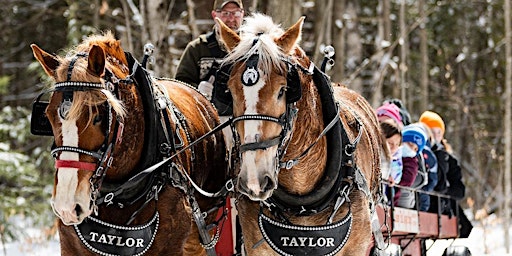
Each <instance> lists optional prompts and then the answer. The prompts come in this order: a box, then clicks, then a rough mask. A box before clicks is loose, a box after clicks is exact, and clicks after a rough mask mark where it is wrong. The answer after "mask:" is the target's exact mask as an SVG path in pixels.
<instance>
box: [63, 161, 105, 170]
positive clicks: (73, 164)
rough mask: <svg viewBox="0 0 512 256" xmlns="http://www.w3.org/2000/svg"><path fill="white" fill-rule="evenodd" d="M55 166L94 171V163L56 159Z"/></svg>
mask: <svg viewBox="0 0 512 256" xmlns="http://www.w3.org/2000/svg"><path fill="white" fill-rule="evenodd" d="M55 168H78V169H81V170H86V171H95V170H96V164H94V163H87V162H80V161H70V160H56V161H55Z"/></svg>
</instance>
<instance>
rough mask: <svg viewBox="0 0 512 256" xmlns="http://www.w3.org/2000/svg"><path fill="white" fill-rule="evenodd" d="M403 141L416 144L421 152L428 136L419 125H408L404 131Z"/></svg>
mask: <svg viewBox="0 0 512 256" xmlns="http://www.w3.org/2000/svg"><path fill="white" fill-rule="evenodd" d="M402 141H403V142H412V143H414V144H416V145H417V146H418V152H421V151H422V150H423V148H424V147H425V144H426V142H427V135H426V134H425V132H424V131H423V129H421V128H420V127H419V126H418V125H407V126H405V127H404V129H403V130H402Z"/></svg>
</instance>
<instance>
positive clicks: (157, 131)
mask: <svg viewBox="0 0 512 256" xmlns="http://www.w3.org/2000/svg"><path fill="white" fill-rule="evenodd" d="M31 47H32V50H33V53H34V56H35V58H36V59H37V60H38V61H39V63H40V64H41V66H42V67H43V69H44V71H45V72H46V74H48V75H49V76H50V77H51V78H52V79H53V80H54V82H55V84H54V86H53V87H52V88H51V89H50V90H49V92H51V96H50V100H49V102H48V105H47V107H46V108H45V109H43V110H44V111H45V114H46V116H47V118H48V121H49V123H50V124H51V131H50V134H53V136H54V138H55V145H54V149H53V150H52V154H53V155H54V157H55V160H56V163H55V166H56V173H55V184H54V189H53V194H52V207H53V210H54V212H55V214H56V215H57V216H58V217H59V219H60V221H59V237H60V243H61V253H62V255H98V254H100V255H142V254H147V255H202V254H206V251H205V248H204V247H206V246H211V245H205V246H202V244H201V242H200V241H202V242H205V241H204V239H202V237H200V232H201V228H205V226H206V225H208V224H211V223H212V222H213V221H214V220H215V216H214V215H215V214H216V211H211V212H209V213H208V214H206V212H203V210H205V211H208V210H211V209H215V207H217V206H218V205H219V204H222V202H223V200H224V199H223V198H210V197H206V196H203V195H201V194H199V193H197V192H195V190H194V189H192V188H191V187H190V183H191V181H190V180H189V179H188V178H187V175H188V176H189V177H190V178H191V180H192V181H194V182H195V183H196V184H197V185H198V186H199V187H201V188H203V189H205V190H207V191H217V190H219V189H221V188H222V187H223V185H224V182H225V180H226V179H227V175H226V173H227V169H226V163H225V157H226V156H225V144H224V138H223V136H222V134H221V133H220V132H218V133H214V134H213V135H212V136H209V137H206V138H205V139H204V140H202V141H200V142H198V143H197V144H195V145H194V146H192V147H189V148H187V146H188V145H190V144H191V143H192V142H194V141H195V140H197V139H198V138H200V137H201V136H203V135H204V134H206V133H208V132H210V131H211V130H212V129H213V128H214V127H216V126H217V125H218V124H219V118H218V115H217V112H216V110H215V108H214V107H213V105H212V104H211V103H210V102H209V101H208V100H207V99H206V98H205V97H204V96H203V95H201V94H200V93H199V92H198V91H197V90H196V89H194V88H192V87H190V86H188V85H186V84H184V83H181V82H178V81H175V80H163V79H156V78H152V77H150V76H149V75H147V72H146V71H145V69H143V68H142V67H141V66H140V64H138V63H137V62H136V61H135V60H133V58H132V57H131V55H130V54H129V53H125V52H124V51H123V49H122V48H121V45H120V42H119V41H118V40H116V39H115V38H114V36H113V35H112V34H111V33H110V32H107V33H105V34H103V35H93V36H90V37H88V38H86V39H85V40H84V41H83V42H82V43H81V44H79V45H77V46H76V47H75V48H74V49H73V50H70V51H68V52H67V53H66V55H65V56H56V55H53V54H49V53H47V52H45V51H44V50H42V49H41V48H39V47H38V46H37V45H32V46H31ZM132 67H133V69H132ZM38 100H39V99H38ZM180 149H183V150H182V151H180ZM163 159H166V160H170V161H167V162H165V164H164V162H162V161H163ZM157 163H158V164H161V165H159V166H158V165H156V164H157ZM192 199H193V200H192ZM192 201H194V202H197V205H198V206H199V208H197V207H196V206H197V205H193V204H192V203H191V202H192ZM195 210H199V215H203V213H204V215H208V216H207V217H206V218H205V219H203V220H204V221H205V222H206V223H204V224H203V226H202V227H201V225H196V223H194V220H195V218H193V213H194V211H195ZM198 226H200V228H198ZM204 232H205V233H206V235H208V236H210V235H213V234H214V233H215V230H214V229H213V230H209V231H204Z"/></svg>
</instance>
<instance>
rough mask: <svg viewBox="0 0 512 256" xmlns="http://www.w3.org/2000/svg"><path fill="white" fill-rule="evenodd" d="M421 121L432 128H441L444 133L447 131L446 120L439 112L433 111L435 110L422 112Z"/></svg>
mask: <svg viewBox="0 0 512 256" xmlns="http://www.w3.org/2000/svg"><path fill="white" fill-rule="evenodd" d="M420 122H422V123H425V124H426V125H428V127H430V129H432V128H440V129H441V131H443V134H444V131H445V127H444V121H443V119H442V118H441V116H440V115H439V114H437V113H436V112H433V111H425V112H423V114H421V116H420Z"/></svg>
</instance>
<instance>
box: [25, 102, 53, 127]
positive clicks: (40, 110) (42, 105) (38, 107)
mask: <svg viewBox="0 0 512 256" xmlns="http://www.w3.org/2000/svg"><path fill="white" fill-rule="evenodd" d="M43 94H44V92H43V93H41V94H39V96H37V98H36V100H35V101H34V102H33V103H32V116H31V117H30V133H32V134H33V135H39V136H53V130H52V125H51V124H50V120H48V117H47V116H46V108H47V107H48V104H49V102H48V101H42V100H41V96H43Z"/></svg>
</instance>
